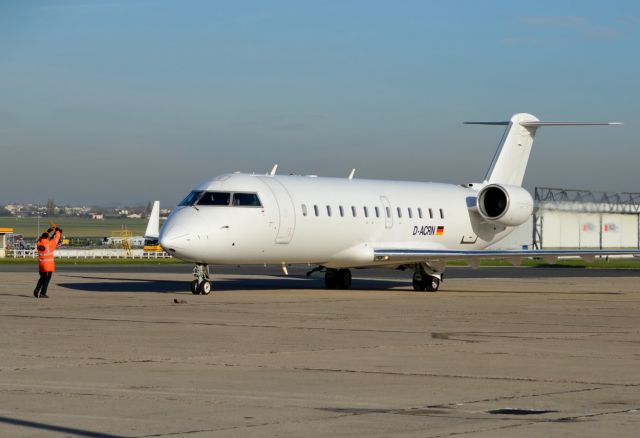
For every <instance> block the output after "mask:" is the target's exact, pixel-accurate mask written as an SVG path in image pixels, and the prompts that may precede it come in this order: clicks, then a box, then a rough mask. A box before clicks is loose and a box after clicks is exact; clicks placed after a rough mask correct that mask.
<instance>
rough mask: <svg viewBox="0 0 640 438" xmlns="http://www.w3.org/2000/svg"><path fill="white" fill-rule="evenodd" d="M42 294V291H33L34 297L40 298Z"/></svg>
mask: <svg viewBox="0 0 640 438" xmlns="http://www.w3.org/2000/svg"><path fill="white" fill-rule="evenodd" d="M39 294H40V291H39V290H38V289H36V290H34V291H33V296H34V297H36V298H38V295H39Z"/></svg>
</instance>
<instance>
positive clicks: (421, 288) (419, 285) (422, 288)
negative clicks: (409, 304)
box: [413, 272, 427, 292]
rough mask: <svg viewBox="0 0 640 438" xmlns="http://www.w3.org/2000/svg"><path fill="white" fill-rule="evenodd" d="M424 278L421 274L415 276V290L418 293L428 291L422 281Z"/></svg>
mask: <svg viewBox="0 0 640 438" xmlns="http://www.w3.org/2000/svg"><path fill="white" fill-rule="evenodd" d="M422 280H423V279H422V276H421V275H420V274H419V273H417V272H416V273H415V274H413V290H415V291H416V292H424V291H425V290H427V288H426V286H425V284H424V281H422Z"/></svg>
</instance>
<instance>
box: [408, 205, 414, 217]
mask: <svg viewBox="0 0 640 438" xmlns="http://www.w3.org/2000/svg"><path fill="white" fill-rule="evenodd" d="M407 212H408V213H409V219H413V212H412V211H411V207H409V208H407Z"/></svg>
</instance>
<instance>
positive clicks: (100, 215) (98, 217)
mask: <svg viewBox="0 0 640 438" xmlns="http://www.w3.org/2000/svg"><path fill="white" fill-rule="evenodd" d="M91 219H93V220H96V221H103V220H104V213H91Z"/></svg>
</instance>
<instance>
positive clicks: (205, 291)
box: [198, 281, 211, 295]
mask: <svg viewBox="0 0 640 438" xmlns="http://www.w3.org/2000/svg"><path fill="white" fill-rule="evenodd" d="M198 291H199V292H200V295H209V294H210V293H211V282H210V281H203V282H202V283H200V284H199V285H198Z"/></svg>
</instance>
